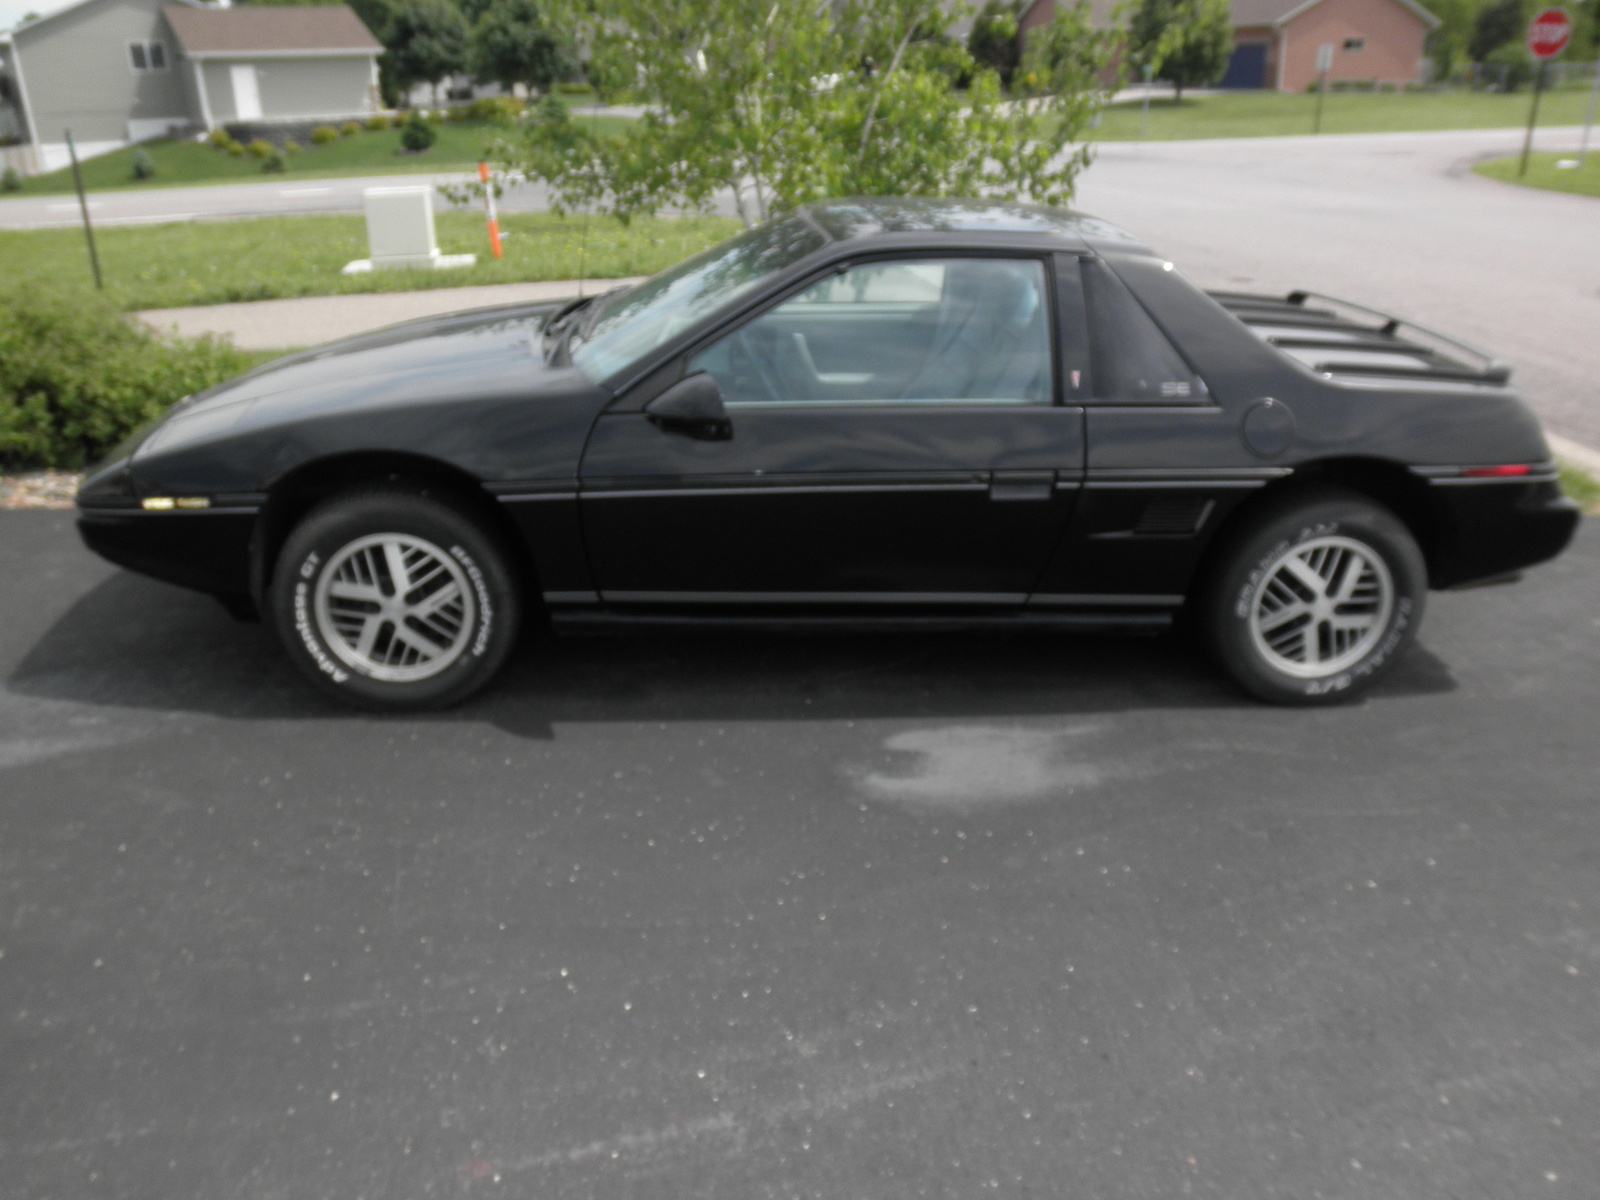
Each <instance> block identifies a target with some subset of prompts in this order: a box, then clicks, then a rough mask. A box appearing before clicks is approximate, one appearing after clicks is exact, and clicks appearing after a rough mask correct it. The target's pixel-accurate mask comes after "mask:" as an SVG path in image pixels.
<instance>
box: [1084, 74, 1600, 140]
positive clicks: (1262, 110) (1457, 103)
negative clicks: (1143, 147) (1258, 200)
mask: <svg viewBox="0 0 1600 1200" xmlns="http://www.w3.org/2000/svg"><path fill="white" fill-rule="evenodd" d="M1530 103H1531V97H1530V95H1529V94H1528V93H1527V92H1511V93H1507V94H1501V93H1495V92H1329V93H1328V96H1327V100H1326V103H1325V104H1324V105H1323V111H1322V132H1323V133H1417V132H1427V131H1429V130H1444V129H1503V128H1514V127H1517V126H1522V125H1526V124H1527V121H1528V106H1529V104H1530ZM1588 103H1589V89H1588V88H1587V87H1583V88H1572V89H1561V90H1556V91H1549V92H1546V93H1545V95H1544V98H1543V100H1541V102H1540V107H1539V123H1540V124H1541V125H1579V124H1582V123H1583V118H1584V113H1585V112H1586V111H1587V108H1588ZM1316 107H1317V98H1316V96H1314V95H1310V94H1305V93H1296V94H1289V93H1280V92H1225V93H1222V94H1219V95H1214V96H1201V97H1198V98H1190V99H1185V100H1184V101H1183V103H1182V104H1175V103H1173V101H1172V100H1171V99H1162V100H1152V101H1151V103H1150V121H1149V132H1148V135H1147V137H1148V140H1150V141H1182V140H1187V139H1192V138H1241V137H1292V136H1296V135H1303V134H1309V133H1311V131H1312V122H1313V119H1314V117H1315V113H1316ZM1140 110H1141V102H1140V101H1138V100H1133V101H1128V102H1126V103H1122V104H1115V105H1112V106H1111V107H1109V108H1107V109H1106V110H1105V111H1104V113H1102V115H1101V118H1100V127H1099V129H1097V130H1094V131H1093V132H1091V133H1090V135H1089V137H1090V139H1091V140H1093V141H1100V142H1128V141H1138V140H1139V125H1140V119H1141V113H1140Z"/></svg>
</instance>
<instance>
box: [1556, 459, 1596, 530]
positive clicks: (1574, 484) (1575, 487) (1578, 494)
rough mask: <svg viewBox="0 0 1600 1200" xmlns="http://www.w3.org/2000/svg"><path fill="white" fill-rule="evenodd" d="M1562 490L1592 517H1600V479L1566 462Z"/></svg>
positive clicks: (1562, 476) (1562, 475) (1563, 469)
mask: <svg viewBox="0 0 1600 1200" xmlns="http://www.w3.org/2000/svg"><path fill="white" fill-rule="evenodd" d="M1561 490H1562V491H1564V492H1566V493H1567V495H1569V496H1571V497H1572V498H1573V499H1574V500H1576V501H1577V502H1578V503H1579V504H1580V505H1581V506H1582V507H1583V510H1584V512H1586V513H1588V514H1589V515H1590V516H1591V517H1600V479H1596V478H1595V477H1594V476H1593V475H1591V474H1589V472H1587V471H1585V470H1584V469H1583V468H1582V467H1580V466H1577V465H1576V464H1574V463H1566V462H1564V463H1562V464H1561Z"/></svg>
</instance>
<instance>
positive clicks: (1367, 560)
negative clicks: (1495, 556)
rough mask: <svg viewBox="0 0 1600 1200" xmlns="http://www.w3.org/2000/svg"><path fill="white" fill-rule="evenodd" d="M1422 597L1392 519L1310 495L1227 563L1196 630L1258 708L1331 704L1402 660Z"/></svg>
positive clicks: (1252, 529)
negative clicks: (1261, 703)
mask: <svg viewBox="0 0 1600 1200" xmlns="http://www.w3.org/2000/svg"><path fill="white" fill-rule="evenodd" d="M1427 586H1428V573H1427V566H1426V564H1425V563H1424V561H1423V558H1422V552H1421V551H1420V550H1419V549H1418V548H1417V543H1416V540H1415V539H1414V538H1413V537H1412V536H1411V533H1410V531H1409V530H1407V528H1406V527H1405V525H1404V524H1402V523H1401V522H1400V520H1399V519H1398V518H1397V517H1395V516H1394V514H1393V513H1391V512H1389V511H1388V510H1387V509H1385V508H1382V507H1380V506H1379V505H1377V504H1375V503H1374V502H1372V501H1371V500H1368V499H1366V498H1365V497H1363V496H1360V495H1357V494H1355V493H1353V492H1343V491H1337V490H1334V489H1326V490H1319V491H1316V492H1307V493H1302V494H1301V495H1299V496H1297V497H1296V498H1294V499H1293V500H1292V501H1290V502H1288V503H1287V504H1285V505H1284V506H1282V507H1279V508H1277V509H1274V510H1270V511H1268V512H1267V513H1264V514H1263V515H1262V516H1261V517H1259V518H1258V519H1257V520H1256V522H1255V523H1254V524H1253V525H1251V526H1249V527H1248V528H1246V529H1245V530H1244V531H1243V532H1242V533H1241V534H1240V535H1239V536H1237V537H1236V538H1235V539H1234V540H1233V542H1232V543H1231V545H1230V546H1229V547H1228V548H1227V549H1226V550H1225V551H1224V554H1223V558H1222V561H1221V562H1220V563H1219V564H1218V569H1217V570H1216V571H1215V572H1214V573H1213V574H1212V576H1211V578H1210V591H1209V594H1208V595H1207V596H1206V597H1204V601H1203V605H1204V607H1203V616H1202V620H1203V627H1204V631H1205V634H1206V637H1207V640H1208V641H1209V643H1210V645H1211V648H1212V650H1213V651H1214V652H1215V654H1216V656H1217V657H1218V659H1219V660H1220V661H1221V662H1222V665H1223V666H1224V667H1225V668H1226V669H1227V671H1228V672H1229V674H1231V675H1232V676H1233V677H1234V678H1235V679H1236V680H1238V682H1239V683H1240V684H1241V685H1243V686H1244V687H1245V688H1246V689H1247V690H1248V691H1250V692H1252V693H1254V694H1255V695H1257V696H1259V697H1260V698H1261V699H1263V700H1268V701H1271V702H1272V703H1275V704H1298V705H1311V704H1337V703H1339V702H1341V701H1344V700H1348V699H1352V698H1354V697H1355V696H1357V695H1359V694H1360V693H1362V692H1363V691H1365V690H1366V689H1367V688H1369V687H1371V686H1372V685H1373V684H1374V683H1376V682H1377V681H1378V680H1379V679H1380V678H1382V677H1383V675H1385V674H1386V673H1387V672H1388V671H1389V670H1391V669H1392V668H1393V667H1394V665H1395V663H1396V662H1397V661H1398V660H1399V659H1400V657H1401V656H1402V655H1403V654H1404V653H1405V651H1406V649H1407V648H1408V647H1409V646H1410V645H1411V641H1412V639H1413V638H1414V637H1415V636H1416V630H1417V626H1418V624H1419V623H1420V621H1421V620H1422V611H1423V606H1424V601H1425V599H1426V596H1427Z"/></svg>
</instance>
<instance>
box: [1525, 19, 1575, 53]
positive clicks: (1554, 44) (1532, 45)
mask: <svg viewBox="0 0 1600 1200" xmlns="http://www.w3.org/2000/svg"><path fill="white" fill-rule="evenodd" d="M1571 36H1572V18H1570V17H1569V16H1567V14H1566V13H1564V12H1562V11H1561V10H1560V9H1559V8H1547V9H1545V10H1544V11H1543V12H1542V13H1540V14H1539V15H1538V16H1537V17H1535V18H1534V19H1533V24H1531V25H1529V26H1528V49H1529V50H1531V51H1533V53H1534V54H1535V55H1536V56H1537V57H1539V58H1554V57H1555V56H1556V55H1558V54H1560V53H1561V52H1562V51H1563V50H1565V49H1566V48H1567V40H1568V39H1569V38H1570V37H1571Z"/></svg>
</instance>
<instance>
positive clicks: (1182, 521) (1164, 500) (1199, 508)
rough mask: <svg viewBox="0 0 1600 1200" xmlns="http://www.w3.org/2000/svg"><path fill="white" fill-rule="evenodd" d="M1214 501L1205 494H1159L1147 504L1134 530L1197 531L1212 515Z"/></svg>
mask: <svg viewBox="0 0 1600 1200" xmlns="http://www.w3.org/2000/svg"><path fill="white" fill-rule="evenodd" d="M1214 503H1215V501H1212V500H1207V499H1206V498H1205V497H1203V496H1157V497H1156V498H1155V499H1154V500H1152V501H1150V503H1149V504H1147V505H1145V507H1144V512H1143V513H1142V514H1140V516H1139V523H1138V524H1137V525H1135V526H1134V527H1133V531H1134V533H1140V534H1186V533H1195V532H1197V531H1198V530H1199V528H1200V526H1202V525H1204V524H1205V520H1206V518H1207V517H1208V516H1210V515H1211V506H1212V505H1213V504H1214Z"/></svg>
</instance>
